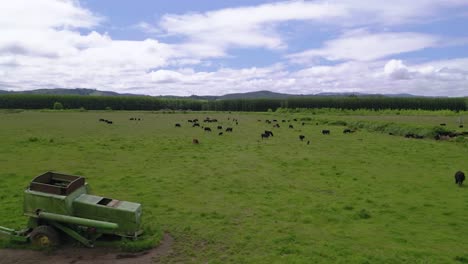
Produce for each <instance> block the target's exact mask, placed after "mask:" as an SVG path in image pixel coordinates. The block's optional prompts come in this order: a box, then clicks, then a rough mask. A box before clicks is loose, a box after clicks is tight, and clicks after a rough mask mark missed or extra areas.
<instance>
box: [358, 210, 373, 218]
mask: <svg viewBox="0 0 468 264" xmlns="http://www.w3.org/2000/svg"><path fill="white" fill-rule="evenodd" d="M358 217H359V218H361V219H369V218H370V217H371V215H370V213H369V212H368V211H367V210H366V209H362V210H361V211H359V213H358Z"/></svg>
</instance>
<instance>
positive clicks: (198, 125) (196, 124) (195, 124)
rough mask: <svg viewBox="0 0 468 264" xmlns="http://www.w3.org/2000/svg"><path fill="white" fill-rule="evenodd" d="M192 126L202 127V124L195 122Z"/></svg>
mask: <svg viewBox="0 0 468 264" xmlns="http://www.w3.org/2000/svg"><path fill="white" fill-rule="evenodd" d="M192 127H200V124H198V123H194V124H193V125H192Z"/></svg>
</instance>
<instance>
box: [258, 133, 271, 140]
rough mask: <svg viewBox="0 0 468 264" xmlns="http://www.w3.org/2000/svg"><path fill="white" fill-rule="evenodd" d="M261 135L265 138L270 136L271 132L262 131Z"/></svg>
mask: <svg viewBox="0 0 468 264" xmlns="http://www.w3.org/2000/svg"><path fill="white" fill-rule="evenodd" d="M260 136H261V137H262V140H263V139H264V138H268V137H270V134H267V133H262V134H261V135H260Z"/></svg>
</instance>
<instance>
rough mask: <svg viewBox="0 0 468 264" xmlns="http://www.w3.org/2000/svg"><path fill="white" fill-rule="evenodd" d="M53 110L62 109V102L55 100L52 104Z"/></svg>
mask: <svg viewBox="0 0 468 264" xmlns="http://www.w3.org/2000/svg"><path fill="white" fill-rule="evenodd" d="M53 109H54V110H62V109H63V104H62V103H60V102H55V103H54V106H53Z"/></svg>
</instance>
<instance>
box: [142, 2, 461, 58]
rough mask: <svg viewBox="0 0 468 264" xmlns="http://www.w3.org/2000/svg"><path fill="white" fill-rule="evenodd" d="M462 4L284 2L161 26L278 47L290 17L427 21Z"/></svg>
mask: <svg viewBox="0 0 468 264" xmlns="http://www.w3.org/2000/svg"><path fill="white" fill-rule="evenodd" d="M464 5H467V6H468V2H467V1H464V0H449V1H438V0H413V1H407V0H393V1H383V0H328V1H324V0H319V1H300V0H298V1H283V2H277V3H269V4H262V5H257V6H249V7H237V8H226V9H220V10H216V11H210V12H205V13H188V14H183V15H175V14H166V15H164V16H163V17H162V19H161V20H160V21H159V22H158V24H157V26H158V27H159V28H160V30H161V31H162V32H164V33H165V34H168V35H176V36H183V37H185V41H186V42H188V43H198V44H200V43H203V44H205V45H207V44H209V45H211V46H213V47H216V48H217V49H222V50H226V49H228V48H231V47H244V48H248V47H262V48H267V49H273V50H274V49H282V48H285V47H286V46H287V43H285V40H284V37H283V36H282V34H281V33H280V32H279V30H278V28H277V26H278V25H279V24H281V23H286V22H289V21H312V22H315V23H316V25H334V26H339V27H345V28H350V27H359V26H361V27H362V26H376V25H380V26H386V25H394V24H403V23H408V22H410V21H416V20H417V22H418V23H421V21H424V20H433V19H440V18H439V17H437V14H438V13H440V12H441V11H444V10H451V11H452V13H456V11H457V10H456V9H455V8H457V7H460V6H464ZM452 15H453V14H452ZM148 27H150V26H149V24H145V25H144V28H148ZM380 37H392V36H390V35H387V36H385V35H382V36H380ZM403 37H404V36H403ZM408 37H412V38H414V37H419V38H421V37H423V36H408ZM364 40H366V39H364ZM367 40H369V41H373V40H374V39H367ZM384 40H385V39H384ZM342 41H344V40H342ZM422 41H425V40H422ZM333 44H334V43H330V45H333ZM397 44H399V43H397ZM332 48H333V47H332Z"/></svg>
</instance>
